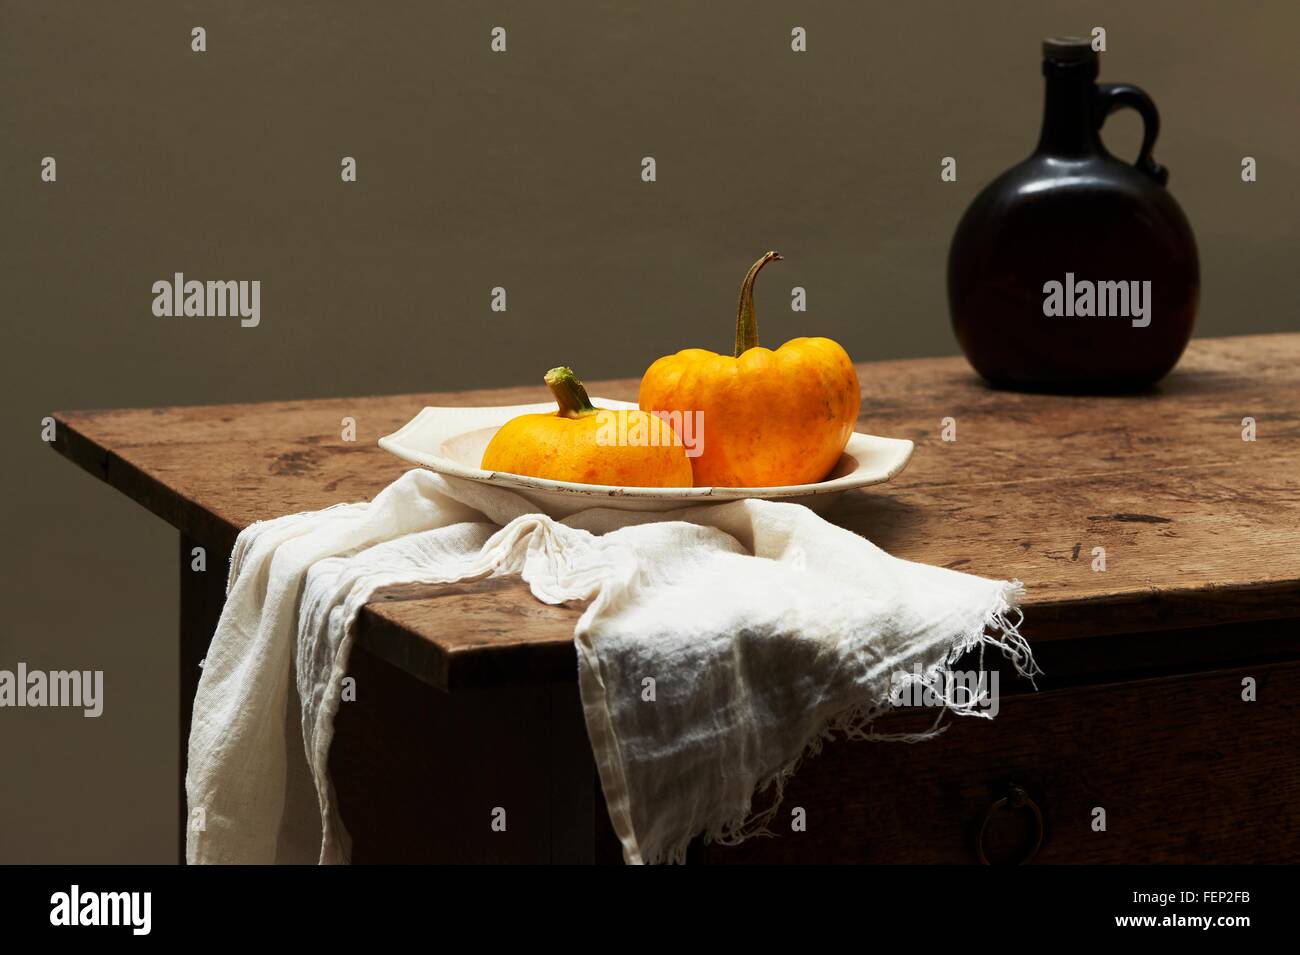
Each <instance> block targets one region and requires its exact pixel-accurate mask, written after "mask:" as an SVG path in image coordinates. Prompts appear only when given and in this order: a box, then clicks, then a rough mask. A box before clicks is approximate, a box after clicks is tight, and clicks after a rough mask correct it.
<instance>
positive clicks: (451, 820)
mask: <svg viewBox="0 0 1300 955" xmlns="http://www.w3.org/2000/svg"><path fill="white" fill-rule="evenodd" d="M858 368H859V374H860V376H861V380H862V387H863V402H862V416H861V419H860V422H859V425H858V429H859V430H864V431H870V432H873V433H876V434H883V435H890V436H897V437H906V438H911V439H912V440H914V441H915V442H916V444H917V449H916V454H915V456H914V458H913V460H912V463H911V465H910V466H909V467H908V469H907V471H905V472H904V473H903V474H902V475H901V476H900V477H899V478H897V479H896V480H894V481H893V482H892V483H890V484H888V485H885V486H881V487H876V488H870V489H866V490H865V491H861V492H853V493H851V494H849V495H846V496H845V497H844V498H843V499H842V500H841V502H840V503H839V504H838V505H836V506H835V508H834V509H833V510H832V511H831V512H830V513H828V514H827V517H828V518H829V519H831V520H833V521H835V522H836V523H839V524H841V525H842V526H844V527H847V528H849V529H850V530H853V531H855V532H857V533H860V534H862V535H864V536H866V537H868V538H870V539H871V540H872V541H874V542H875V543H877V544H878V545H880V546H881V547H883V548H885V549H886V550H888V551H889V552H890V553H893V554H895V555H897V556H899V557H904V558H907V559H910V560H917V561H924V562H927V563H932V564H939V565H942V566H945V567H953V568H958V569H961V570H963V571H969V572H971V573H976V574H983V575H987V576H991V577H1018V578H1020V579H1021V580H1023V581H1024V582H1025V585H1026V588H1027V598H1026V601H1025V606H1024V610H1025V618H1026V619H1025V623H1024V626H1023V628H1022V631H1023V632H1024V633H1025V635H1026V636H1027V637H1028V638H1029V639H1030V641H1031V643H1032V644H1033V645H1034V647H1035V651H1036V653H1037V655H1038V657H1039V659H1040V661H1041V663H1042V666H1043V667H1044V669H1045V670H1046V671H1047V672H1046V675H1045V676H1044V677H1043V678H1042V679H1040V681H1039V688H1040V690H1039V692H1037V693H1035V692H1031V691H1029V690H1028V688H1025V687H1021V686H1011V687H1008V686H1007V685H1006V683H1005V682H1004V685H1003V696H1004V699H1003V701H1002V707H1001V713H1000V714H999V716H998V718H997V719H996V720H995V721H993V722H988V721H984V720H957V721H956V722H955V724H954V725H953V726H952V728H951V729H950V730H949V732H947V733H946V734H945V735H944V736H943V737H941V738H940V739H939V740H937V741H935V742H932V743H927V744H925V745H924V746H918V747H909V746H882V745H872V744H863V743H837V744H834V745H832V746H829V747H828V748H827V750H826V751H825V753H824V754H823V755H822V756H821V757H819V758H818V759H815V760H811V761H809V762H808V763H807V764H806V765H805V767H804V768H803V770H801V772H800V773H799V775H798V776H797V777H796V778H795V780H794V781H793V782H792V783H791V785H790V787H789V788H788V790H787V803H788V804H789V805H791V806H794V805H800V806H802V807H804V808H805V810H806V811H807V812H808V815H809V820H810V821H809V826H808V831H807V832H803V833H797V834H796V833H785V834H784V835H783V836H782V837H781V838H776V839H762V840H757V841H755V842H753V843H749V844H746V845H744V846H741V847H739V848H737V849H718V848H712V847H710V848H708V849H701V850H700V851H699V852H697V853H695V857H697V858H699V859H701V860H705V861H724V862H725V861H733V860H745V861H756V860H769V859H770V860H790V861H802V860H805V859H826V860H830V859H834V860H884V861H970V860H972V859H973V858H974V853H973V836H972V833H973V832H974V831H975V830H976V829H978V825H979V822H980V821H981V820H982V818H983V814H984V810H985V808H986V807H987V806H988V805H990V804H991V803H992V802H994V801H995V800H996V799H997V798H999V796H1000V794H1001V793H1002V792H1003V790H1004V789H1005V787H1006V786H1007V785H1009V784H1011V783H1015V784H1018V785H1020V786H1022V787H1024V789H1025V790H1026V791H1028V792H1029V793H1030V794H1031V796H1032V797H1033V798H1035V799H1036V800H1037V801H1038V803H1039V804H1040V805H1041V806H1042V811H1043V815H1044V818H1045V822H1046V839H1045V842H1044V845H1043V848H1042V850H1041V852H1040V853H1039V858H1040V859H1041V860H1044V861H1064V862H1074V861H1180V860H1181V861H1200V860H1204V861H1262V860H1277V861H1282V860H1286V861H1296V860H1297V859H1300V810H1297V808H1296V807H1297V805H1300V745H1297V744H1300V706H1298V705H1297V703H1296V700H1297V697H1298V696H1300V662H1298V661H1300V637H1298V635H1297V634H1298V632H1300V631H1298V628H1297V618H1300V335H1273V336H1246V337H1238V338H1225V339H1210V340H1199V341H1195V342H1193V343H1192V345H1191V347H1190V348H1189V350H1188V352H1187V355H1186V356H1185V357H1184V359H1183V361H1182V363H1181V365H1180V366H1179V367H1178V369H1177V370H1176V371H1175V372H1174V373H1173V374H1172V375H1171V376H1170V377H1169V378H1168V379H1166V380H1165V382H1163V383H1162V384H1161V385H1160V386H1159V387H1158V388H1157V389H1155V390H1153V391H1151V392H1149V393H1147V394H1143V395H1139V396H1135V397H1095V398H1079V397H1059V396H1041V395H1022V394H1013V393H1007V392H999V391H993V390H990V389H988V388H987V387H985V386H984V385H983V384H982V383H981V382H980V381H979V380H978V379H977V378H975V376H974V375H973V374H972V372H971V371H970V370H969V368H968V367H967V365H966V364H965V362H964V361H962V360H961V359H959V358H943V359H922V360H912V361H893V362H880V363H870V364H862V365H859V366H858ZM590 388H591V391H592V393H593V394H597V395H603V396H606V397H610V398H625V399H631V398H634V397H635V393H636V382H635V381H633V380H621V381H609V382H595V383H592V384H591V386H590ZM544 398H545V391H544V389H543V388H542V387H527V388H510V389H500V390H485V391H475V392H460V393H433V394H427V395H403V396H385V397H367V398H346V399H342V398H341V399H330V400H319V401H300V402H275V403H265V404H245V405H223V406H205V407H175V408H150V409H133V410H118V411H92V412H67V413H62V414H59V415H57V416H56V420H57V423H58V424H57V437H56V440H55V442H54V447H55V448H56V449H57V450H58V451H59V452H60V453H62V454H64V455H66V456H67V457H68V458H70V459H71V460H73V461H74V462H76V463H77V464H79V465H80V466H81V467H83V468H84V469H86V470H87V471H89V472H91V473H92V474H94V475H95V476H97V477H99V478H101V479H102V480H104V481H106V482H107V483H109V484H110V485H112V486H113V487H116V488H118V489H119V490H120V491H122V492H123V493H125V494H127V495H128V496H130V497H131V498H133V499H134V500H136V501H138V502H139V503H141V504H142V505H144V506H145V507H146V508H148V509H149V510H151V511H152V512H153V513H155V514H157V515H158V516H160V517H162V518H163V519H164V520H166V521H167V522H168V523H170V524H172V525H173V526H175V527H176V528H178V529H179V531H180V538H181V540H180V585H181V673H180V679H181V688H182V693H181V695H182V699H183V700H185V701H188V700H190V699H191V698H192V696H193V690H194V686H195V685H196V683H197V679H198V675H199V666H198V664H199V661H200V660H201V658H202V656H203V654H204V652H205V649H206V646H207V642H208V640H209V639H210V637H211V634H212V631H213V629H214V627H215V623H216V619H217V616H218V614H219V612H220V606H221V601H222V598H223V592H224V574H225V563H226V561H225V558H226V557H227V556H228V554H229V552H230V548H231V546H232V544H233V541H234V539H235V537H236V535H237V534H238V533H239V531H240V530H242V529H243V528H244V527H246V526H248V524H250V523H251V522H253V521H255V520H260V519H265V518H270V517H275V516H278V515H281V514H285V513H289V512H294V511H302V510H308V509H315V508H319V507H324V506H326V505H329V504H334V503H338V502H340V501H355V500H360V499H363V498H369V497H371V496H373V495H374V494H375V493H376V492H377V491H379V490H380V489H381V488H382V487H384V486H385V485H386V484H388V483H389V482H390V481H392V480H393V479H394V478H396V477H397V476H398V475H399V474H401V473H402V472H403V470H405V468H406V465H405V464H404V462H402V461H399V460H397V459H396V458H394V457H392V456H390V455H388V454H387V453H386V452H384V451H382V450H380V449H379V448H378V447H377V445H376V443H375V441H376V439H377V438H378V437H379V436H381V435H384V434H387V433H390V432H392V431H394V430H396V429H397V428H398V427H399V426H400V425H401V424H403V423H404V422H406V421H407V420H408V419H409V418H410V417H411V416H413V415H414V414H415V412H416V411H418V410H419V409H420V408H421V407H423V406H424V405H427V404H443V405H482V404H517V403H523V402H527V401H540V400H544ZM344 418H351V419H353V420H354V421H355V440H345V438H344V420H343V419H344ZM1245 418H1252V419H1254V421H1255V428H1256V435H1255V437H1256V439H1255V440H1253V441H1246V440H1243V429H1244V427H1245V425H1244V424H1243V419H1245ZM945 419H951V420H952V422H954V423H955V440H945V434H944V432H945ZM946 430H947V431H948V435H947V437H953V436H954V435H953V434H952V430H953V429H952V428H951V427H950V428H948V429H946ZM199 546H201V547H204V548H206V550H207V570H206V571H205V572H196V571H192V570H191V569H190V567H191V556H190V555H191V551H192V548H194V547H199ZM1097 548H1104V569H1100V568H1101V563H1100V561H1099V560H1098V556H1099V555H1100V554H1101V552H1100V551H1098V550H1097ZM580 611H581V608H579V607H549V606H546V605H544V604H541V603H538V602H537V601H536V600H535V599H533V598H532V596H531V595H530V594H529V593H528V591H527V589H526V588H525V587H524V586H522V585H521V584H520V583H519V582H518V581H517V580H512V579H502V580H488V581H482V582H477V583H472V584H464V585H454V586H441V587H432V588H428V587H426V588H419V589H410V590H405V591H402V592H399V593H392V594H389V595H386V596H385V597H384V599H381V600H377V601H375V602H373V603H371V604H370V605H369V606H367V607H366V608H365V611H364V612H363V615H362V618H361V622H360V628H359V633H358V640H357V650H356V652H355V653H354V659H353V663H352V673H353V675H354V676H355V677H356V678H357V687H358V694H357V695H358V699H357V701H356V702H355V703H349V704H346V705H345V706H344V707H343V708H342V711H341V713H340V717H339V722H338V735H337V738H336V742H335V748H334V751H333V753H332V757H331V758H332V762H333V765H334V771H335V778H336V784H337V786H338V789H339V795H340V803H341V806H342V807H343V813H344V818H345V821H346V822H347V824H348V827H349V830H350V832H351V833H352V835H353V838H354V842H355V858H356V860H357V861H358V862H362V861H371V860H403V861H409V860H418V859H443V860H449V861H470V860H484V861H487V860H535V861H545V860H555V861H592V860H596V861H604V860H607V859H611V858H617V847H616V845H615V844H613V840H612V834H611V833H610V831H609V827H608V820H607V818H606V816H605V812H604V807H603V804H602V801H601V799H600V795H599V792H598V786H597V784H596V783H595V774H594V768H593V766H592V764H591V757H590V752H589V750H588V748H587V741H586V737H585V732H584V728H583V725H582V721H581V716H580V711H579V709H578V703H577V687H576V679H575V676H576V657H575V653H574V649H573V644H572V630H573V624H574V621H575V620H576V618H577V616H578V614H579V613H580ZM1247 677H1250V678H1252V679H1254V680H1255V683H1256V692H1257V694H1258V698H1257V700H1256V701H1255V702H1244V701H1243V700H1242V699H1241V696H1242V680H1243V679H1245V678H1247ZM183 710H184V711H183V712H182V714H181V728H182V740H184V737H185V735H187V733H188V719H189V713H188V703H185V704H183ZM917 719H918V714H915V713H903V712H900V713H898V714H891V715H890V716H889V717H887V720H888V721H889V722H890V724H891V725H898V726H905V725H906V724H907V723H908V722H909V721H913V722H914V721H916V720H917ZM926 719H928V717H926ZM498 806H501V807H505V808H507V811H508V816H507V818H508V820H509V822H508V827H507V831H506V832H504V833H502V832H494V831H493V830H492V829H491V827H490V825H489V821H490V813H491V811H492V809H493V808H494V807H498ZM1098 807H1101V808H1103V809H1105V810H1106V815H1107V818H1108V825H1107V829H1106V831H1104V832H1098V831H1095V829H1094V827H1093V820H1094V818H1095V817H1096V814H1095V812H1094V810H1095V809H1097V808H1098ZM1020 815H1024V814H1017V813H999V814H998V816H997V818H998V819H1002V818H1003V817H1006V818H1008V819H1014V818H1018V817H1019V816H1020ZM1012 828H1014V826H1013V827H1012ZM989 838H990V839H994V840H996V839H998V838H1001V837H1000V836H996V837H995V836H989ZM1020 838H1023V834H1021V835H1020V836H1017V835H1016V834H1014V833H1012V834H1010V835H1007V836H1006V846H1007V849H1006V853H1007V854H1015V853H1016V852H1018V851H1019V849H1017V845H1018V842H1017V840H1018V839H1020ZM990 845H991V846H992V843H990ZM990 851H992V848H991V849H990ZM999 851H1001V850H999Z"/></svg>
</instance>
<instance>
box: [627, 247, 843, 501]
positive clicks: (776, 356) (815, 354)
mask: <svg viewBox="0 0 1300 955" xmlns="http://www.w3.org/2000/svg"><path fill="white" fill-rule="evenodd" d="M780 258H781V256H780V255H779V254H778V253H776V252H768V253H767V254H766V255H764V256H763V257H762V258H761V259H759V260H758V261H757V262H755V263H754V266H753V267H752V268H751V269H750V270H749V274H747V275H746V276H745V281H744V282H743V283H742V284H741V286H740V302H739V304H738V305H737V308H736V348H735V353H734V355H719V354H716V353H714V352H711V351H706V350H705V349H702V348H688V349H686V350H684V351H679V352H678V353H677V354H675V355H668V356H666V357H664V358H660V359H659V360H658V361H656V362H655V363H654V364H653V365H651V366H650V368H649V369H648V370H647V371H646V373H645V375H644V376H643V377H642V379H641V394H640V401H639V404H640V406H641V410H642V411H648V412H652V413H660V412H681V413H682V414H684V415H685V414H692V415H695V417H694V419H693V420H695V421H698V423H699V424H698V426H697V433H702V435H703V440H702V441H701V442H700V447H699V449H698V451H699V453H698V456H697V457H694V458H692V459H691V465H692V467H693V469H694V481H695V486H696V487H770V486H783V485H788V484H811V483H814V482H817V481H820V480H822V479H823V478H825V477H826V475H827V474H828V473H829V472H830V470H831V469H832V468H833V467H835V463H836V462H837V461H838V460H839V457H840V454H841V453H842V452H843V451H844V446H845V445H846V444H847V443H848V440H849V435H850V434H852V433H853V424H854V422H856V421H857V419H858V411H859V408H860V406H861V400H862V393H861V387H860V385H859V383H858V374H857V371H856V370H855V369H854V367H853V362H852V361H851V360H850V359H849V356H848V354H847V353H846V352H845V351H844V349H843V348H841V347H840V346H839V345H838V344H837V343H836V342H833V341H831V340H830V339H829V338H795V339H792V340H790V341H788V342H786V343H785V344H784V345H782V346H781V347H780V348H778V349H776V351H771V350H770V349H767V348H763V347H761V346H760V345H759V344H758V318H757V316H756V315H755V313H754V279H755V278H756V277H757V276H758V273H759V271H760V270H761V269H762V268H763V266H765V265H767V263H768V262H772V261H774V260H779V259H780Z"/></svg>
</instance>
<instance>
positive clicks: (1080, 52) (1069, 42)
mask: <svg viewBox="0 0 1300 955" xmlns="http://www.w3.org/2000/svg"><path fill="white" fill-rule="evenodd" d="M1043 62H1044V63H1059V64H1060V65H1062V66H1068V65H1071V64H1074V63H1096V62H1097V51H1096V50H1094V49H1093V48H1092V41H1091V40H1085V39H1083V38H1082V37H1077V36H1054V37H1048V38H1047V39H1046V40H1044V41H1043Z"/></svg>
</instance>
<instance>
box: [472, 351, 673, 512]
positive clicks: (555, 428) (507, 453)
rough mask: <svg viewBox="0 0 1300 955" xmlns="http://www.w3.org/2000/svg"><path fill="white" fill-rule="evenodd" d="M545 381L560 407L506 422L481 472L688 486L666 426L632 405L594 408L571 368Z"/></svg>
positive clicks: (582, 481)
mask: <svg viewBox="0 0 1300 955" xmlns="http://www.w3.org/2000/svg"><path fill="white" fill-rule="evenodd" d="M545 380H546V384H547V386H548V387H549V388H550V389H551V394H553V395H554V396H555V401H556V404H557V405H558V406H559V409H558V410H557V411H555V412H554V413H552V414H527V415H520V416H519V417H517V418H511V419H510V420H509V421H507V422H506V423H505V424H504V425H502V427H501V430H500V431H498V432H497V433H496V434H495V435H493V437H492V440H491V441H490V442H488V446H487V448H486V450H484V452H483V462H482V465H481V466H482V468H483V470H485V471H505V472H507V473H509V474H522V475H526V476H528V477H539V478H547V479H549V480H552V481H571V482H573V483H576V484H604V485H611V486H617V487H690V486H691V462H690V460H689V459H688V458H687V457H686V449H685V447H684V446H683V445H682V442H681V440H680V439H679V438H678V437H677V434H676V432H674V431H673V429H672V427H671V426H670V425H669V424H668V423H667V422H665V421H663V420H661V419H659V418H657V417H655V416H654V415H650V414H646V413H645V412H644V411H638V410H636V409H635V408H632V409H625V410H619V411H613V410H610V409H607V408H596V407H595V406H593V405H592V403H591V399H590V398H588V397H587V389H586V388H584V387H583V386H582V382H581V381H579V380H578V377H577V376H576V375H575V374H574V373H573V371H572V370H571V369H569V368H552V369H551V370H550V371H548V372H547V373H546V378H545Z"/></svg>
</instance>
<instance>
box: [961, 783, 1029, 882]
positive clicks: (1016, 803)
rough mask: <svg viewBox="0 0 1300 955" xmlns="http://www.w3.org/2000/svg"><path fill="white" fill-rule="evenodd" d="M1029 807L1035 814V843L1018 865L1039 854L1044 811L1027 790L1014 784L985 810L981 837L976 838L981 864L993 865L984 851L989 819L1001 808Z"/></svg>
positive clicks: (981, 824)
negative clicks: (985, 832) (985, 831)
mask: <svg viewBox="0 0 1300 955" xmlns="http://www.w3.org/2000/svg"><path fill="white" fill-rule="evenodd" d="M1004 808H1006V809H1026V808H1027V809H1028V810H1029V811H1030V812H1032V813H1033V814H1034V844H1033V846H1031V847H1030V849H1029V851H1028V852H1026V853H1025V855H1024V857H1023V858H1022V859H1021V860H1020V861H1019V862H1017V863H1015V864H1016V865H1024V864H1025V863H1026V862H1028V861H1030V860H1031V859H1033V857H1034V856H1036V855H1038V850H1039V849H1040V848H1041V847H1042V845H1043V813H1042V810H1040V809H1039V808H1038V803H1036V802H1034V801H1033V800H1032V799H1030V798H1029V793H1027V792H1025V790H1024V789H1023V788H1021V787H1020V786H1016V785H1014V784H1013V785H1012V786H1011V787H1010V788H1009V791H1008V793H1007V795H1005V796H1003V797H1002V798H1001V799H999V800H998V801H997V802H995V803H993V805H991V806H989V808H988V809H986V810H984V819H983V821H982V822H981V823H980V832H979V837H978V838H977V839H976V840H975V851H976V853H977V854H978V856H979V860H980V864H981V865H992V864H993V863H991V862H989V857H988V856H987V855H986V854H985V852H984V830H985V829H987V828H988V825H989V820H990V819H992V818H993V816H994V815H995V814H996V813H997V811H998V810H999V809H1004Z"/></svg>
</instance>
